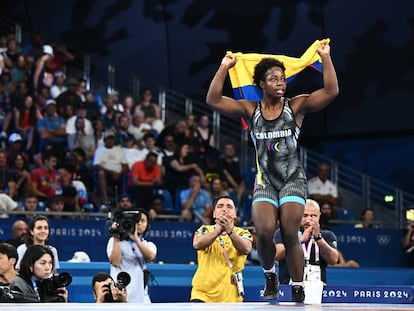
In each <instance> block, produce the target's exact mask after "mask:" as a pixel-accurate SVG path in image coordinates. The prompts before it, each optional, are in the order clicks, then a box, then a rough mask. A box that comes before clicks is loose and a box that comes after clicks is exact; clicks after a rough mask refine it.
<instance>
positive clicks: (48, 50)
mask: <svg viewBox="0 0 414 311" xmlns="http://www.w3.org/2000/svg"><path fill="white" fill-rule="evenodd" d="M43 54H50V55H52V56H53V48H52V47H51V46H50V45H44V46H43Z"/></svg>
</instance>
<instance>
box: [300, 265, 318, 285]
mask: <svg viewBox="0 0 414 311" xmlns="http://www.w3.org/2000/svg"><path fill="white" fill-rule="evenodd" d="M303 279H304V280H305V281H320V280H321V267H320V266H319V265H309V264H307V265H306V266H305V270H304V274H303Z"/></svg>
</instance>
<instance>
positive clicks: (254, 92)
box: [227, 39, 330, 101]
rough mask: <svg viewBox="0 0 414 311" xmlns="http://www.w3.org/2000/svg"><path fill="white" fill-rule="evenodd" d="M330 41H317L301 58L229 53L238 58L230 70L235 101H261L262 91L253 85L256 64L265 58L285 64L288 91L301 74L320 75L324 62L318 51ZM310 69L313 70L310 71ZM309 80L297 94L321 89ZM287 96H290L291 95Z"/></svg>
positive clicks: (299, 88)
mask: <svg viewBox="0 0 414 311" xmlns="http://www.w3.org/2000/svg"><path fill="white" fill-rule="evenodd" d="M329 41H330V40H329V39H323V40H316V41H315V42H314V43H313V44H312V45H311V46H310V47H309V48H308V49H307V50H306V51H305V53H303V55H302V56H301V57H299V58H296V57H290V56H285V55H269V54H256V53H249V54H243V53H232V52H227V55H229V56H232V57H234V56H236V57H237V63H236V65H235V66H234V67H232V68H230V70H229V76H230V82H231V85H232V87H233V92H234V97H235V99H249V100H252V101H259V100H260V99H261V98H262V91H261V89H260V88H258V87H256V86H255V85H254V84H253V74H254V68H255V66H256V64H257V63H258V62H260V61H261V60H262V59H263V58H267V57H270V58H276V59H278V60H280V61H281V62H283V64H284V65H285V67H286V72H285V74H286V83H288V84H290V85H289V87H288V90H291V89H292V88H291V85H292V84H293V83H291V82H292V81H293V80H294V79H295V78H296V77H297V76H298V74H299V73H301V75H302V74H304V73H309V72H315V70H316V72H318V73H320V72H322V62H321V59H320V57H319V54H318V53H317V51H316V50H317V48H318V46H319V44H321V43H329ZM309 68H310V69H311V70H309ZM304 76H305V75H304ZM318 76H320V74H318ZM307 79H308V81H307V82H308V83H306V84H307V87H306V89H305V88H304V87H303V86H302V87H301V86H296V87H295V89H297V90H296V91H297V92H302V93H309V92H311V91H312V90H310V89H309V88H310V87H311V88H312V87H313V88H314V89H316V88H319V87H320V84H319V85H318V86H316V85H315V83H313V84H312V83H311V82H310V79H309V78H307ZM302 80H303V81H302V82H304V80H306V79H302ZM302 84H305V83H302ZM310 84H312V86H310ZM287 95H288V96H289V94H287Z"/></svg>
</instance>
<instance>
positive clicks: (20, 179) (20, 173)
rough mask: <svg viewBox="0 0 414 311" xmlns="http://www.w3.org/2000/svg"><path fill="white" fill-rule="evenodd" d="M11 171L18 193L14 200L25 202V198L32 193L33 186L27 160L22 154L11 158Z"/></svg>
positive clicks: (16, 192)
mask: <svg viewBox="0 0 414 311" xmlns="http://www.w3.org/2000/svg"><path fill="white" fill-rule="evenodd" d="M9 171H10V174H11V175H12V177H13V180H14V181H15V182H16V191H15V194H14V197H13V199H15V200H17V201H23V199H24V197H25V196H26V195H27V194H29V192H31V189H32V184H31V180H32V179H31V177H30V172H29V170H28V164H27V160H26V158H25V157H24V155H23V154H22V153H16V154H15V155H13V156H12V157H11V158H9Z"/></svg>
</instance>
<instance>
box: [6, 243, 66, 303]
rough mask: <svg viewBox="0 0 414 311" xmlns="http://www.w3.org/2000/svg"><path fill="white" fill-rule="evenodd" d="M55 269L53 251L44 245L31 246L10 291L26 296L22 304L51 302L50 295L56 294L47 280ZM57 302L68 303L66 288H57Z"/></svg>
mask: <svg viewBox="0 0 414 311" xmlns="http://www.w3.org/2000/svg"><path fill="white" fill-rule="evenodd" d="M53 269H54V256H53V253H52V251H51V249H50V248H48V247H47V246H43V245H33V246H30V247H29V248H28V249H27V251H26V253H25V254H24V256H23V258H22V260H21V264H20V271H19V274H18V275H17V276H15V277H14V279H13V280H12V281H11V283H10V289H11V290H14V291H17V292H19V293H22V294H23V295H24V298H23V299H22V301H21V302H35V301H38V302H49V301H50V300H49V298H50V297H49V295H51V294H52V295H54V293H50V288H49V286H46V284H47V281H46V280H48V279H49V278H50V276H51V274H52V271H53ZM54 298H55V297H54ZM19 300H20V299H19ZM56 300H57V301H60V302H68V291H67V290H66V288H65V287H59V288H56ZM56 300H55V299H54V300H53V301H56Z"/></svg>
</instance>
